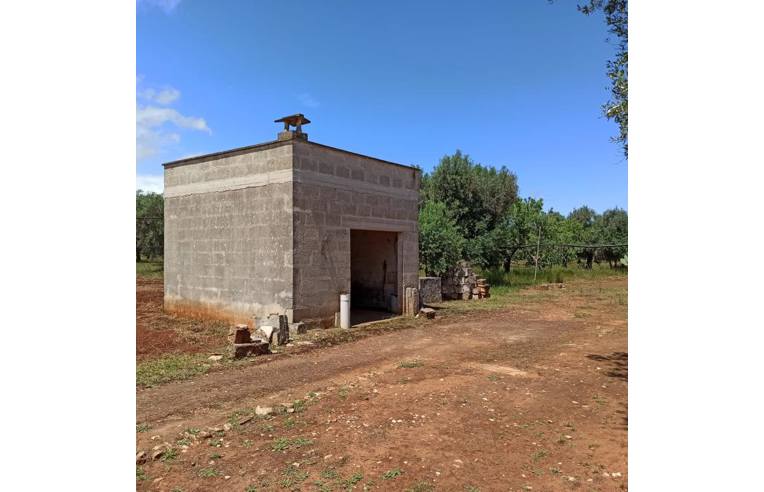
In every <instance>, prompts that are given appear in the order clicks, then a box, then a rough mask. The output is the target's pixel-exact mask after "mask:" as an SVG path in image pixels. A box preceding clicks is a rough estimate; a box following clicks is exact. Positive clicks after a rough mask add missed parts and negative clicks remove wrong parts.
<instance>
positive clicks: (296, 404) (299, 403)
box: [292, 400, 306, 413]
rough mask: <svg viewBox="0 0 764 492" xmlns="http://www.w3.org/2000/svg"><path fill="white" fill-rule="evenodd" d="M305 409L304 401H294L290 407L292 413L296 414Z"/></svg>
mask: <svg viewBox="0 0 764 492" xmlns="http://www.w3.org/2000/svg"><path fill="white" fill-rule="evenodd" d="M305 407H306V404H305V401H303V400H295V401H294V403H293V405H292V408H294V411H295V412H297V413H299V412H302V411H304V410H305Z"/></svg>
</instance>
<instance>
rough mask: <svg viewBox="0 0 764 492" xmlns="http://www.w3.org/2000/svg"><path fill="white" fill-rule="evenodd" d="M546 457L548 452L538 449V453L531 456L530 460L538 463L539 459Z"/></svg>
mask: <svg viewBox="0 0 764 492" xmlns="http://www.w3.org/2000/svg"><path fill="white" fill-rule="evenodd" d="M548 455H549V451H547V450H546V449H539V450H538V451H536V452H535V453H533V454H532V455H531V459H532V460H533V461H539V460H541V459H544V458H546V457H547V456H548Z"/></svg>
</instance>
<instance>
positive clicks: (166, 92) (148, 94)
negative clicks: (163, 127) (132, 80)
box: [138, 82, 180, 106]
mask: <svg viewBox="0 0 764 492" xmlns="http://www.w3.org/2000/svg"><path fill="white" fill-rule="evenodd" d="M139 83H140V82H139ZM138 97H139V98H141V99H146V100H147V101H151V102H155V103H157V104H161V105H163V106H166V105H168V104H172V103H174V102H175V101H177V100H178V99H180V91H179V90H178V89H175V88H173V87H167V88H164V89H160V90H157V89H151V88H149V89H144V90H142V91H139V92H138Z"/></svg>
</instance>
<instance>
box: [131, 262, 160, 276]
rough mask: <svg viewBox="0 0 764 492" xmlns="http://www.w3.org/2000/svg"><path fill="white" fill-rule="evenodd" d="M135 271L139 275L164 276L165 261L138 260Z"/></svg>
mask: <svg viewBox="0 0 764 492" xmlns="http://www.w3.org/2000/svg"><path fill="white" fill-rule="evenodd" d="M135 273H136V275H137V276H139V277H149V278H162V275H163V274H164V262H163V261H162V260H151V261H138V262H136V263H135Z"/></svg>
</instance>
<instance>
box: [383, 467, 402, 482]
mask: <svg viewBox="0 0 764 492" xmlns="http://www.w3.org/2000/svg"><path fill="white" fill-rule="evenodd" d="M401 475H403V472H402V471H401V469H400V468H394V469H392V470H388V471H386V472H385V473H384V474H383V475H382V480H392V479H394V478H396V477H400V476H401Z"/></svg>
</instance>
